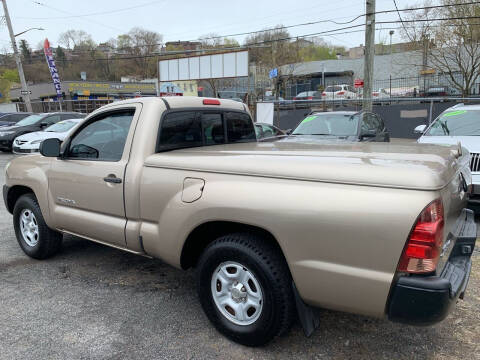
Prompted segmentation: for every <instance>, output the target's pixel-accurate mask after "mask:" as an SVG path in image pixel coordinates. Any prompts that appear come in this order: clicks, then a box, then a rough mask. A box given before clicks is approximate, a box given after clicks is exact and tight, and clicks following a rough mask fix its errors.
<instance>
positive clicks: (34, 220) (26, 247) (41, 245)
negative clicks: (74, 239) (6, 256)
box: [13, 194, 62, 259]
mask: <svg viewBox="0 0 480 360" xmlns="http://www.w3.org/2000/svg"><path fill="white" fill-rule="evenodd" d="M13 226H14V228H15V235H16V237H17V241H18V243H19V245H20V247H21V248H22V250H23V252H24V253H25V254H27V255H28V256H30V257H32V258H34V259H46V258H48V257H50V256H52V255H54V254H56V253H57V252H58V251H59V250H60V247H61V245H62V234H61V233H59V232H57V231H54V230H52V229H50V228H49V227H48V226H47V224H46V223H45V220H44V219H43V215H42V211H41V210H40V206H39V205H38V202H37V198H36V197H35V195H33V194H25V195H22V196H21V197H20V198H19V199H18V200H17V202H16V203H15V206H14V208H13Z"/></svg>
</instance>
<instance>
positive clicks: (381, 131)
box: [279, 111, 390, 142]
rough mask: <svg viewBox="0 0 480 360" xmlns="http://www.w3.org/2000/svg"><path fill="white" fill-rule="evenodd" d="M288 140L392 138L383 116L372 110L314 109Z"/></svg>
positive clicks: (377, 139)
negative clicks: (321, 110) (325, 110)
mask: <svg viewBox="0 0 480 360" xmlns="http://www.w3.org/2000/svg"><path fill="white" fill-rule="evenodd" d="M279 141H285V142H325V141H330V142H332V141H334V142H345V141H349V142H358V141H390V136H389V133H388V131H387V128H386V127H385V123H384V122H383V120H382V118H381V117H380V116H379V115H377V114H375V113H371V112H355V111H333V112H314V113H311V114H310V115H308V116H307V117H306V118H305V119H303V120H302V121H301V122H300V123H299V124H298V125H297V127H296V128H295V129H294V130H293V131H292V132H291V134H290V135H289V136H288V137H285V138H282V139H280V140H279Z"/></svg>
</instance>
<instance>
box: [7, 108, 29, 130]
mask: <svg viewBox="0 0 480 360" xmlns="http://www.w3.org/2000/svg"><path fill="white" fill-rule="evenodd" d="M30 115H32V113H25V112H19V113H7V114H2V115H0V127H2V126H12V125H15V124H16V123H17V122H19V121H20V120H22V119H24V118H26V117H27V116H30Z"/></svg>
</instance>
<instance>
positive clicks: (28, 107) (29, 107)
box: [0, 0, 32, 112]
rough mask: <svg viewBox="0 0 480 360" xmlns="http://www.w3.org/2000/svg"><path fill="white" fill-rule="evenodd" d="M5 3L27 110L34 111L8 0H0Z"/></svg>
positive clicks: (6, 18)
mask: <svg viewBox="0 0 480 360" xmlns="http://www.w3.org/2000/svg"><path fill="white" fill-rule="evenodd" d="M0 1H2V3H3V11H4V14H5V20H6V22H7V27H8V32H9V34H10V40H11V41H12V47H13V54H14V55H15V62H16V63H17V68H18V75H19V76H20V82H21V83H22V90H23V91H24V93H23V94H22V96H24V97H25V105H26V106H27V111H28V112H32V103H31V102H30V94H29V92H28V86H27V82H26V81H25V74H24V73H23V66H22V59H21V58H20V54H19V53H18V49H17V43H16V42H15V35H14V33H13V29H12V22H11V21H10V15H9V14H8V8H7V0H0Z"/></svg>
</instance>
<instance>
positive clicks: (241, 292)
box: [211, 261, 263, 325]
mask: <svg viewBox="0 0 480 360" xmlns="http://www.w3.org/2000/svg"><path fill="white" fill-rule="evenodd" d="M211 290H212V297H213V300H214V301H215V305H217V308H218V310H220V312H221V313H222V315H223V316H225V317H226V318H227V319H228V320H230V321H231V322H233V323H234V324H237V325H250V324H253V323H254V322H255V321H256V320H257V319H258V318H259V317H260V314H261V313H262V308H263V293H262V288H261V286H260V283H259V282H258V280H257V279H256V278H255V276H254V274H253V273H252V272H251V271H250V270H248V269H247V268H246V267H245V266H243V265H241V264H239V263H237V262H234V261H227V262H224V263H221V264H220V265H219V266H218V267H217V268H216V269H215V271H214V272H213V274H212V281H211Z"/></svg>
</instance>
